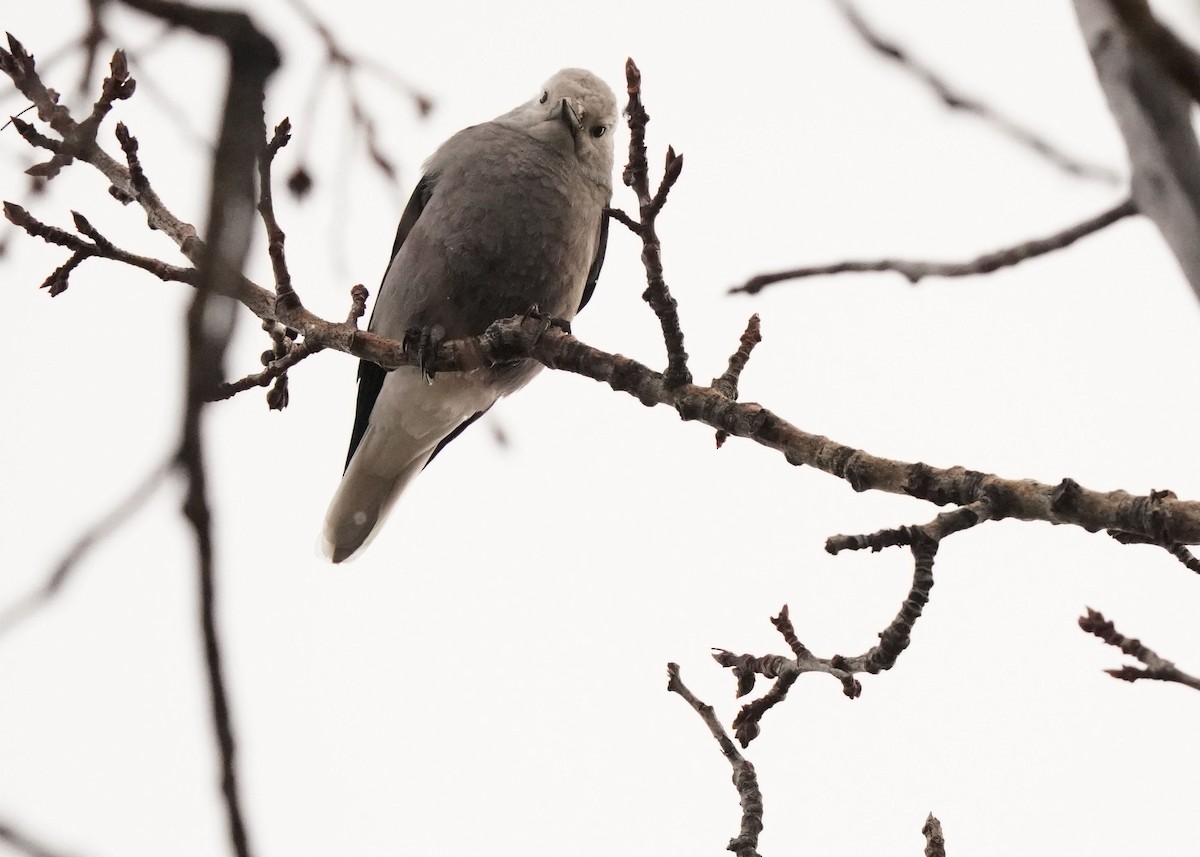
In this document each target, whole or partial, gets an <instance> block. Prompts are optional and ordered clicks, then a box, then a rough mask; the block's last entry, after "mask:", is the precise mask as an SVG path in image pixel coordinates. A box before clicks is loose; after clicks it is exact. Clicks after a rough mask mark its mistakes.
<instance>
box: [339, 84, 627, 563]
mask: <svg viewBox="0 0 1200 857" xmlns="http://www.w3.org/2000/svg"><path fill="white" fill-rule="evenodd" d="M616 122H617V106H616V97H615V96H614V95H613V91H612V90H611V89H610V88H609V86H608V85H607V84H606V83H605V82H604V81H603V80H601V79H600V78H599V77H597V76H596V75H594V74H592V73H591V72H589V71H586V70H584V69H579V68H566V69H562V70H561V71H559V72H557V73H556V74H554V76H552V77H551V78H550V79H549V80H548V81H546V83H545V84H544V85H543V86H542V87H541V88H540V89H539V90H538V93H537V95H535V96H534V97H533V98H532V99H530V100H529V101H527V102H525V103H524V104H521V105H519V106H517V107H515V108H513V109H512V110H510V111H509V112H507V113H504V114H502V115H500V116H497V117H496V118H495V119H493V120H492V121H490V122H484V123H481V124H479V125H472V126H470V127H468V128H464V129H463V130H462V131H459V132H458V133H457V134H455V135H454V136H452V137H450V139H448V140H447V141H446V142H445V143H443V144H442V145H441V146H440V147H439V148H438V149H437V150H436V151H435V152H434V154H433V155H432V156H431V157H430V158H429V159H428V160H427V161H426V162H425V165H424V172H423V175H422V177H421V179H420V181H418V182H417V186H416V188H415V190H414V191H413V194H412V197H411V198H410V200H409V202H408V205H407V206H406V207H405V209H404V212H403V214H402V215H401V217H400V225H399V227H398V228H397V230H396V238H395V242H394V243H393V245H392V255H391V261H390V263H389V264H388V267H387V269H386V272H385V273H384V276H383V282H382V284H381V285H380V288H379V294H378V296H377V298H376V301H375V306H374V309H373V310H372V314H371V320H370V324H369V329H370V330H371V332H373V333H376V334H379V335H380V336H385V337H389V338H391V339H397V340H403V341H404V342H405V343H406V344H411V343H415V344H416V349H417V354H418V358H419V362H420V365H419V366H401V367H399V368H396V369H393V370H391V371H387V370H384V369H383V368H381V367H380V366H378V365H376V364H375V363H371V362H370V361H367V360H362V361H360V363H359V368H358V397H357V406H356V411H355V417H354V426H353V430H352V432H351V436H350V449H349V452H348V454H347V456H346V465H345V469H344V471H343V474H342V479H341V482H340V483H339V484H338V487H337V490H336V492H335V493H334V496H333V500H332V501H331V503H330V505H329V510H328V512H327V513H326V516H325V522H324V527H323V530H322V538H321V547H322V550H323V552H324V554H325V556H326V557H327V558H328V559H330V560H332V561H333V562H335V563H340V562H342V561H344V560H346V559H349V558H351V557H352V556H355V555H356V554H357V553H358V552H359V551H361V550H362V549H363V548H364V547H365V546H366V545H367V544H368V543H369V542H370V541H371V539H373V538H374V536H375V535H377V534H378V532H379V528H380V525H381V524H382V523H383V521H384V519H385V518H386V516H387V515H388V513H389V511H390V510H391V509H392V507H393V506H394V505H395V503H396V501H397V499H398V498H399V497H400V495H401V493H402V492H403V491H404V489H405V488H406V487H407V486H408V485H409V483H410V482H411V481H412V480H413V478H414V477H415V476H416V475H417V474H418V473H420V472H421V471H422V470H423V469H424V468H425V466H426V465H427V464H428V463H429V462H430V461H431V460H432V459H433V458H434V456H436V455H437V454H438V453H440V452H441V451H442V449H443V448H444V447H445V446H446V444H448V443H449V442H450V441H452V440H454V439H455V438H456V437H458V436H459V435H460V434H461V433H462V431H463V430H464V429H465V428H467V426H469V425H470V424H471V423H473V422H474V421H475V420H477V419H478V418H479V417H481V416H482V415H483V414H484V413H485V412H486V411H487V410H488V409H489V408H490V407H492V405H493V404H495V402H496V401H497V400H498V399H499V398H501V397H502V396H506V395H508V394H510V393H513V392H515V391H516V390H518V389H520V388H521V387H523V386H524V385H525V384H527V383H528V382H529V381H530V380H531V379H532V378H533V377H534V376H535V375H536V374H537V373H538V371H539V370H540V369H541V368H542V367H541V364H539V363H537V362H536V361H534V360H529V359H524V360H518V361H513V362H510V363H504V364H500V365H498V366H494V367H490V368H484V369H477V370H474V371H470V372H442V373H438V374H437V375H436V377H435V376H433V375H432V373H430V372H428V371H427V369H426V366H425V362H426V360H427V359H428V358H431V357H432V356H433V353H434V352H435V351H436V347H437V344H438V343H439V342H442V341H444V340H449V339H457V338H460V337H468V336H477V335H479V334H482V333H483V332H484V331H485V330H486V329H487V327H488V325H489V324H491V323H492V322H493V321H496V320H497V319H502V318H508V317H511V316H513V315H518V314H522V313H531V312H533V313H539V314H540V315H541V317H544V318H551V319H556V320H561V321H564V322H568V323H569V322H570V320H571V319H572V318H573V317H574V316H575V314H576V313H578V312H579V311H580V310H581V309H583V307H584V306H585V305H586V304H587V302H588V301H589V300H590V299H591V297H592V293H593V291H594V290H595V288H596V280H597V278H598V277H599V274H600V268H601V266H602V265H603V263H604V253H605V248H606V245H607V240H608V219H607V214H606V209H607V208H608V205H609V202H610V200H611V198H612V171H613V129H614V127H615V125H616Z"/></svg>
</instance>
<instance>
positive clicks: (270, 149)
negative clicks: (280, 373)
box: [258, 119, 300, 309]
mask: <svg viewBox="0 0 1200 857" xmlns="http://www.w3.org/2000/svg"><path fill="white" fill-rule="evenodd" d="M291 133H292V123H291V122H289V121H288V120H287V119H284V120H283V121H282V122H280V123H279V124H278V125H277V126H275V133H274V135H273V136H272V137H271V139H270V140H269V141H268V142H267V145H266V147H265V148H264V149H263V152H262V154H261V155H259V158H258V178H259V181H258V212H259V214H261V215H262V220H263V225H264V226H265V227H266V230H267V253H268V254H269V255H270V257H271V270H272V272H273V273H274V275H275V297H276V300H278V301H279V302H280V303H282V304H284V305H285V306H287V307H289V308H291V309H296V308H298V307H299V306H300V296H299V295H298V294H296V290H295V288H293V286H292V275H291V273H290V272H289V271H288V266H287V256H286V255H285V253H284V241H285V239H286V236H285V235H284V233H283V229H282V228H281V227H280V226H279V220H278V219H276V217H275V201H274V195H273V194H272V192H271V165H272V164H273V163H274V161H275V156H276V155H277V154H278V153H279V150H280V149H282V148H283V147H284V146H286V145H287V143H288V140H289V139H290V137H291Z"/></svg>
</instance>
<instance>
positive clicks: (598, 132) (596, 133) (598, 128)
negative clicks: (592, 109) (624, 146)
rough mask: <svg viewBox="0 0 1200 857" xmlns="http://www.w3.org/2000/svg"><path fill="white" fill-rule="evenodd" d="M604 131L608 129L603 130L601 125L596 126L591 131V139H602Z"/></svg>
mask: <svg viewBox="0 0 1200 857" xmlns="http://www.w3.org/2000/svg"><path fill="white" fill-rule="evenodd" d="M606 130H608V129H607V128H605V127H604V126H603V125H597V126H596V127H595V128H593V129H592V136H593V137H603V136H604V132H605V131H606Z"/></svg>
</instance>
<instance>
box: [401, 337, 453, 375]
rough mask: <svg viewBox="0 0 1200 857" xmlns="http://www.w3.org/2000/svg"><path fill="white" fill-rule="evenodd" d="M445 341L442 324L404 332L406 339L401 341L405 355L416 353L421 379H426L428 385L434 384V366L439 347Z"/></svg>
mask: <svg viewBox="0 0 1200 857" xmlns="http://www.w3.org/2000/svg"><path fill="white" fill-rule="evenodd" d="M445 339H446V329H445V328H444V327H442V326H441V325H440V324H434V325H426V326H424V327H410V328H409V329H408V330H406V331H405V332H404V339H402V340H401V345H402V346H403V348H404V353H405V354H412V353H414V352H415V353H416V355H417V366H418V367H419V368H420V370H421V377H422V378H424V379H425V383H426V384H432V383H433V376H434V375H435V374H436V371H435V370H434V369H433V364H434V363H435V362H436V360H437V351H438V346H440V345H441V344H442V342H443V341H444V340H445Z"/></svg>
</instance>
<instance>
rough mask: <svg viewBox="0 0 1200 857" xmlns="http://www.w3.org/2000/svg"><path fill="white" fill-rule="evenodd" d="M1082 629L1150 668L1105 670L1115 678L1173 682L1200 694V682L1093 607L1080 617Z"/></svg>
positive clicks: (1199, 679) (1130, 680) (1131, 680)
mask: <svg viewBox="0 0 1200 857" xmlns="http://www.w3.org/2000/svg"><path fill="white" fill-rule="evenodd" d="M1079 627H1080V628H1082V629H1083V630H1085V631H1087V632H1088V633H1089V634H1094V635H1096V636H1097V637H1099V638H1100V639H1101V640H1103V641H1104V642H1106V643H1108V644H1109V645H1110V646H1115V647H1117V648H1118V649H1120V650H1121V651H1122V652H1124V653H1125V654H1127V655H1130V656H1132V657H1135V658H1137V659H1138V660H1139V661H1141V662H1142V663H1144V664H1145V665H1146V669H1138V668H1137V667H1121V668H1120V669H1114V670H1105V672H1107V673H1108V674H1109V675H1110V676H1112V677H1113V678H1119V679H1121V680H1122V681H1129V682H1133V681H1137V680H1138V679H1143V678H1144V679H1151V680H1154V681H1171V682H1175V683H1176V684H1182V685H1184V686H1186V687H1190V688H1191V689H1192V690H1200V678H1196V677H1195V676H1191V675H1188V674H1187V673H1185V672H1184V671H1183V670H1181V669H1179V668H1178V667H1177V666H1175V664H1173V663H1171V662H1170V661H1168V660H1166V659H1165V658H1160V657H1159V656H1158V655H1157V654H1155V653H1154V651H1153V650H1151V649H1149V648H1147V647H1146V646H1145V645H1143V644H1142V641H1141V640H1134V639H1130V638H1129V637H1126V636H1125V635H1124V634H1122V633H1121V632H1120V631H1118V630H1117V629H1116V626H1115V625H1113V623H1112V622H1110V621H1108V620H1107V619H1105V618H1104V615H1103V614H1102V613H1100V612H1099V611H1096V610H1093V609H1092V608H1091V607H1089V608H1087V615H1085V616H1080V617H1079Z"/></svg>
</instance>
